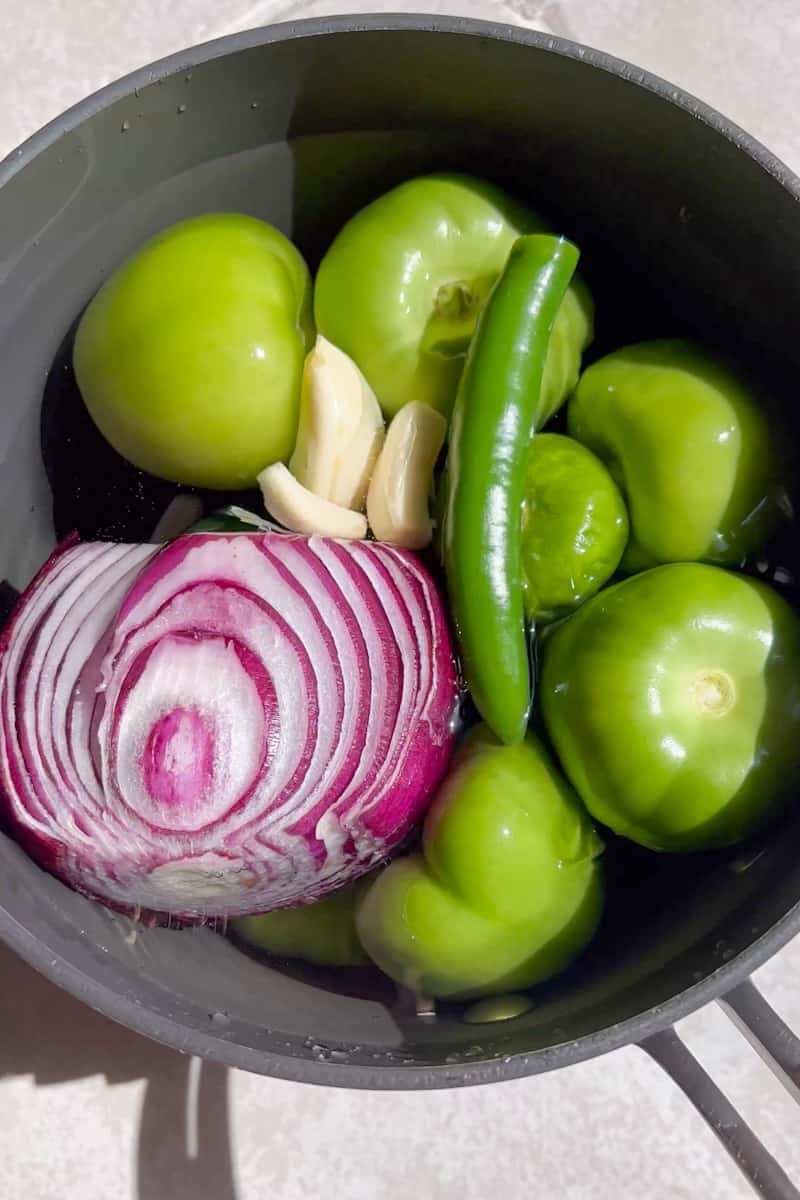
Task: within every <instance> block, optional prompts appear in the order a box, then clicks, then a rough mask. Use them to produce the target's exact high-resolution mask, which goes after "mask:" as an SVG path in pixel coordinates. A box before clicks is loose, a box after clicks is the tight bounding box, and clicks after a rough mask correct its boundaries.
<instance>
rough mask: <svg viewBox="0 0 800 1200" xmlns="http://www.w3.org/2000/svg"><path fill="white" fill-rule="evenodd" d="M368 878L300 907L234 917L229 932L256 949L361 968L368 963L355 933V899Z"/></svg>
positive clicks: (340, 965) (338, 965) (320, 962)
mask: <svg viewBox="0 0 800 1200" xmlns="http://www.w3.org/2000/svg"><path fill="white" fill-rule="evenodd" d="M365 886H367V887H368V886H369V879H360V880H359V881H358V883H355V884H351V885H350V886H349V887H344V888H340V889H339V891H338V892H333V893H332V894H331V895H330V896H326V897H325V899H324V900H318V901H317V902H316V904H304V905H303V906H302V908H286V909H281V910H279V911H278V912H271V913H262V914H261V915H260V916H254V917H235V918H234V919H233V921H231V924H230V930H231V932H232V933H233V934H234V935H235V936H236V937H238V938H240V939H241V940H242V941H244V942H247V943H248V944H249V945H251V946H253V947H254V948H255V949H257V950H263V951H265V952H266V953H267V954H271V955H274V956H275V957H277V958H295V959H299V960H300V961H301V962H308V963H314V964H315V965H316V966H320V967H363V966H366V965H367V964H368V963H369V959H368V958H367V955H366V954H365V953H364V950H363V949H362V948H361V943H360V942H359V940H358V934H357V933H356V908H355V906H356V899H357V897H358V896H359V895H361V894H363V891H364V888H365Z"/></svg>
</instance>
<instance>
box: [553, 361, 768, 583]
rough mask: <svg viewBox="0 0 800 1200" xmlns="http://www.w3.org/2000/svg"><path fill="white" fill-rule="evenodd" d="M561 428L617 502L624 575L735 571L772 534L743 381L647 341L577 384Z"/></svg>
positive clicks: (755, 417)
mask: <svg viewBox="0 0 800 1200" xmlns="http://www.w3.org/2000/svg"><path fill="white" fill-rule="evenodd" d="M568 425H569V432H570V434H571V435H572V437H574V438H576V439H577V440H578V441H579V442H583V443H584V445H586V446H588V447H589V448H590V449H591V450H593V451H594V452H595V454H597V455H599V457H600V458H602V459H603V461H604V462H605V463H606V465H607V466H608V467H609V470H610V471H611V473H612V474H613V476H614V478H615V479H616V481H617V483H618V484H619V485H620V488H621V489H622V492H623V494H624V496H625V499H626V502H627V505H628V512H629V515H630V522H631V538H630V542H629V544H628V548H627V550H626V552H625V557H624V559H623V562H622V567H623V570H627V571H638V570H642V569H643V568H645V567H648V566H654V565H656V564H657V563H661V562H689V561H693V560H696V559H704V560H706V561H708V562H716V563H720V564H721V565H726V566H735V565H737V564H739V563H741V562H742V560H743V559H744V558H745V557H746V556H747V555H748V554H750V553H752V552H753V551H754V550H756V549H757V548H758V547H759V546H760V545H761V544H762V543H763V541H764V540H765V539H766V538H767V537H768V535H769V534H770V532H771V531H772V528H773V525H774V522H775V519H776V517H777V515H778V512H779V504H780V502H781V499H782V496H783V490H782V487H781V475H782V471H781V463H780V461H779V458H778V455H777V453H776V449H775V445H774V441H773V438H772V436H771V434H770V429H769V425H768V422H767V418H766V416H765V414H764V411H763V409H762V408H761V407H760V406H759V402H758V399H757V397H756V396H755V395H754V394H753V392H752V391H751V390H750V388H749V387H748V386H747V385H746V383H745V382H744V380H743V379H742V378H740V377H739V375H737V374H736V373H735V372H734V371H733V370H732V369H731V368H730V367H729V366H728V365H727V364H725V363H723V362H721V361H719V360H718V359H716V358H714V357H713V356H711V355H710V354H708V353H707V352H706V351H705V350H703V349H702V348H701V347H699V346H696V345H694V344H693V343H691V342H685V341H657V342H645V343H642V344H640V345H636V346H627V347H625V348H624V349H622V350H617V351H615V352H614V353H613V354H609V355H607V356H606V357H605V358H602V359H600V360H599V361H598V362H596V363H594V364H593V365H592V366H591V367H589V368H588V369H587V370H586V371H584V373H583V375H582V377H581V379H580V382H579V383H578V387H577V389H576V391H575V394H574V396H573V397H572V399H571V400H570V404H569V410H568Z"/></svg>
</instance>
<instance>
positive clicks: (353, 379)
mask: <svg viewBox="0 0 800 1200" xmlns="http://www.w3.org/2000/svg"><path fill="white" fill-rule="evenodd" d="M383 437H384V426H383V417H382V416H381V410H380V405H379V404H378V401H377V400H376V398H375V393H374V392H373V390H372V388H371V387H370V386H369V384H368V383H367V381H366V379H365V378H364V376H363V375H362V374H361V372H360V371H359V369H358V367H357V366H356V364H355V363H354V362H353V360H352V358H350V356H349V355H347V354H345V353H344V351H343V350H340V349H339V348H338V347H337V346H334V345H333V344H332V343H331V342H329V341H328V340H327V339H326V338H324V337H322V336H318V337H317V340H316V342H315V344H314V348H313V350H311V352H310V353H309V354H308V355H307V357H306V361H305V364H304V367H303V386H302V393H301V397H300V421H299V425H298V430H297V442H296V444H295V449H294V453H293V455H292V457H291V460H290V462H289V467H290V470H291V471H292V473H293V474H294V476H295V477H296V479H297V480H298V481H299V482H300V483H301V484H303V486H304V487H307V488H308V489H309V491H311V492H314V493H315V494H316V495H317V496H321V497H322V498H323V499H324V500H331V501H332V502H333V503H334V504H340V505H342V506H343V507H344V508H355V509H361V508H363V507H364V500H365V498H366V494H367V487H368V485H369V480H370V476H371V475H372V470H373V468H374V466H375V460H376V459H377V457H378V454H379V453H380V449H381V446H382V445H383Z"/></svg>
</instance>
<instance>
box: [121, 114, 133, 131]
mask: <svg viewBox="0 0 800 1200" xmlns="http://www.w3.org/2000/svg"><path fill="white" fill-rule="evenodd" d="M130 127H131V123H130V121H129V120H128V119H127V117H126V118H125V120H124V121H123V122H122V124H121V125H120V129H121V130H122V132H123V133H127V132H128V130H129V129H130Z"/></svg>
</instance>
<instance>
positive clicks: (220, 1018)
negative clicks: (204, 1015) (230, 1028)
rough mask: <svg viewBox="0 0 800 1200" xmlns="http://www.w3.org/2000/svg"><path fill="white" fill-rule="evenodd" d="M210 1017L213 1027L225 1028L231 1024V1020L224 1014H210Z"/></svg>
mask: <svg viewBox="0 0 800 1200" xmlns="http://www.w3.org/2000/svg"><path fill="white" fill-rule="evenodd" d="M210 1016H211V1020H212V1021H213V1022H214V1024H215V1025H222V1026H225V1025H230V1023H231V1019H230V1017H229V1016H228V1014H227V1013H226V1012H212V1013H211V1014H210Z"/></svg>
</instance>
